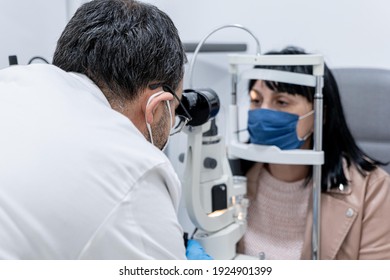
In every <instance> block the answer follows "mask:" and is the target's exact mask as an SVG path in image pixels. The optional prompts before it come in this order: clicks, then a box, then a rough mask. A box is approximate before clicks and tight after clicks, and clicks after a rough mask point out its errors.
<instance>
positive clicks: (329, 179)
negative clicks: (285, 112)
mask: <svg viewBox="0 0 390 280" xmlns="http://www.w3.org/2000/svg"><path fill="white" fill-rule="evenodd" d="M266 54H270V55H297V54H306V52H305V51H304V50H302V49H300V48H296V47H287V48H285V49H283V50H282V51H280V52H276V51H272V52H268V53H266ZM255 68H265V69H274V70H281V71H289V72H295V73H303V74H312V73H313V72H312V66H301V65H300V66H255ZM255 82H256V80H250V81H249V90H251V89H252V87H253V85H254V84H255ZM265 84H266V85H267V87H268V88H269V89H271V90H273V91H276V92H287V93H289V94H293V95H295V94H299V95H302V96H304V97H305V98H306V99H307V100H308V101H310V102H313V99H314V88H312V87H307V86H302V85H294V84H286V83H277V82H273V81H265ZM323 100H324V120H323V139H322V146H323V151H324V154H325V163H324V164H323V165H322V178H321V181H322V182H321V187H322V191H323V192H325V191H326V190H328V189H330V188H338V187H339V185H340V184H343V185H348V180H347V178H346V176H345V174H344V170H343V159H345V160H346V162H347V165H348V166H350V165H351V164H354V165H355V166H356V167H357V169H358V170H359V172H360V173H361V174H362V175H363V176H365V175H366V173H367V172H369V171H372V170H374V169H375V168H376V167H377V166H378V165H384V163H382V162H380V161H378V160H375V159H373V158H371V157H369V156H368V155H367V154H366V153H364V152H363V151H362V150H361V149H360V148H359V147H358V146H357V144H356V141H355V139H354V138H353V136H352V134H351V132H350V130H349V128H348V126H347V123H346V121H345V117H344V112H343V108H342V105H341V101H340V94H339V89H338V86H337V83H336V80H335V78H334V76H333V74H332V72H331V71H330V70H329V68H328V67H327V66H326V65H325V71H324V87H323ZM251 165H252V164H251V163H248V162H243V168H244V169H248V167H249V166H251ZM311 177H312V173H310V174H309V177H308V178H307V179H308V180H310V179H311Z"/></svg>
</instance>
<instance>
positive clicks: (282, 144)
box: [248, 109, 314, 150]
mask: <svg viewBox="0 0 390 280" xmlns="http://www.w3.org/2000/svg"><path fill="white" fill-rule="evenodd" d="M313 113H314V111H313V110H312V111H310V112H309V113H307V114H305V115H303V116H301V117H300V116H298V115H295V114H291V113H287V112H282V111H275V110H269V109H254V110H249V112H248V132H249V136H250V143H253V144H259V145H274V146H277V147H279V148H280V149H281V150H291V149H299V148H300V147H301V146H302V145H303V143H305V140H306V139H307V138H308V137H309V136H310V134H311V132H309V133H308V134H307V135H306V136H305V137H303V138H299V137H298V135H297V124H298V121H299V120H301V119H304V118H306V117H308V116H310V115H311V114H313Z"/></svg>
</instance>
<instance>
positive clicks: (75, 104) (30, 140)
mask: <svg viewBox="0 0 390 280" xmlns="http://www.w3.org/2000/svg"><path fill="white" fill-rule="evenodd" d="M0 135H1V136H0V259H185V248H184V243H183V237H182V236H183V232H182V228H181V226H180V224H179V223H178V220H177V210H178V205H179V200H180V195H181V188H180V182H179V179H178V177H177V175H176V173H175V171H174V170H173V167H172V165H171V164H170V162H169V160H168V158H167V157H166V156H165V155H164V153H162V152H161V151H160V150H158V149H157V148H155V147H154V146H152V145H151V144H150V143H149V142H148V141H146V140H145V138H144V136H143V135H142V134H141V133H140V132H139V131H138V129H137V128H136V127H135V126H134V125H133V124H132V123H131V121H130V120H129V119H128V118H126V117H125V116H123V115H122V114H120V113H118V112H116V111H114V110H112V109H111V107H110V105H109V103H108V101H107V99H106V98H105V96H104V95H103V93H102V92H101V91H100V90H99V88H98V87H97V86H96V85H95V84H94V83H93V82H92V81H91V80H90V79H88V78H87V77H86V76H84V75H80V74H75V73H67V72H64V71H62V70H61V69H59V68H57V67H55V66H52V65H44V64H33V65H29V66H11V67H8V68H6V69H3V70H0Z"/></svg>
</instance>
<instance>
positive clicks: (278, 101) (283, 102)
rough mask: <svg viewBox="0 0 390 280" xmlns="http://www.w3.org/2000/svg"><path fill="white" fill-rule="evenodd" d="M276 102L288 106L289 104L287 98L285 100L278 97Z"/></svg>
mask: <svg viewBox="0 0 390 280" xmlns="http://www.w3.org/2000/svg"><path fill="white" fill-rule="evenodd" d="M276 102H277V104H278V105H279V106H287V105H288V102H287V101H286V100H283V99H278V100H277V101H276Z"/></svg>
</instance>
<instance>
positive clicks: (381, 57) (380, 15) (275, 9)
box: [149, 0, 390, 68]
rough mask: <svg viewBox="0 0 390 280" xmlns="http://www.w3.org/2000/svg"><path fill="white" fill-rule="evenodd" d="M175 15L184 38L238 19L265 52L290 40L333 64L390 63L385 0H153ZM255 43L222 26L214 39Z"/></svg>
mask: <svg viewBox="0 0 390 280" xmlns="http://www.w3.org/2000/svg"><path fill="white" fill-rule="evenodd" d="M149 2H152V3H154V4H156V5H157V6H159V7H161V8H163V9H164V10H165V11H166V12H167V13H168V14H169V15H170V16H171V17H172V19H173V20H174V22H175V24H176V25H177V27H178V29H179V32H180V34H181V37H182V39H183V41H194V40H200V39H201V38H202V37H203V36H205V35H206V34H207V33H208V32H209V31H211V30H212V29H213V28H215V27H218V26H220V25H224V24H228V23H240V24H242V25H245V26H246V27H248V28H249V29H251V30H252V31H253V32H254V33H255V34H256V35H257V36H258V38H259V39H260V42H261V44H262V49H263V51H267V50H270V49H272V48H281V47H284V46H285V45H288V44H294V45H299V46H302V47H304V48H305V49H306V50H308V51H316V52H321V53H323V54H324V55H325V56H326V58H327V61H328V63H329V64H331V65H332V66H369V67H385V68H390V55H389V51H388V50H390V17H389V16H388V12H389V10H390V2H389V1H387V0H371V1H370V0H355V1H347V0H327V1H315V0H294V1H292V0H267V1H265V0H241V1H236V0H213V1H210V0H197V1H189V0H169V1H168V0H154V1H149ZM213 40H214V41H215V40H216V41H222V40H223V41H228V42H232V41H233V42H234V41H235V40H239V41H247V42H248V43H252V41H251V40H250V39H249V37H248V36H247V35H246V34H243V33H241V32H237V33H233V32H230V31H227V30H226V31H221V32H220V33H219V34H217V33H216V34H215V36H213V37H211V38H210V42H211V41H213Z"/></svg>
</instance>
